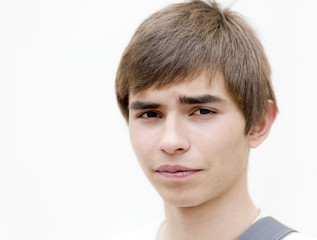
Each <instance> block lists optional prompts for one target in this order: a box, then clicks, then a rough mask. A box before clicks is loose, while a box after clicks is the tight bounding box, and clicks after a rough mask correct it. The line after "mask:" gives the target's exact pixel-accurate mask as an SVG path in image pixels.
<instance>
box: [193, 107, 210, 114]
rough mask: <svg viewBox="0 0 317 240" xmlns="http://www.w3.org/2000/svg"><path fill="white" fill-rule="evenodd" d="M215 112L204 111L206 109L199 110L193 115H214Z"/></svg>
mask: <svg viewBox="0 0 317 240" xmlns="http://www.w3.org/2000/svg"><path fill="white" fill-rule="evenodd" d="M214 113H215V112H214V111H212V110H210V109H206V108H200V109H197V110H196V111H195V112H194V113H193V115H209V114H214Z"/></svg>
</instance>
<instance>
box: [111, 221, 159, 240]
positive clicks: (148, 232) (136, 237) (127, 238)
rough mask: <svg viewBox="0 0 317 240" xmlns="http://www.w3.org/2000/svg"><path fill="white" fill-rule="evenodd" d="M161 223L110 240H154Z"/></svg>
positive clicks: (150, 224)
mask: <svg viewBox="0 0 317 240" xmlns="http://www.w3.org/2000/svg"><path fill="white" fill-rule="evenodd" d="M161 224H162V222H154V223H149V224H146V225H144V226H142V227H139V228H137V229H135V230H133V231H130V232H126V233H123V234H120V235H118V236H116V237H113V238H111V240H155V239H156V236H157V234H158V231H159V229H160V227H161Z"/></svg>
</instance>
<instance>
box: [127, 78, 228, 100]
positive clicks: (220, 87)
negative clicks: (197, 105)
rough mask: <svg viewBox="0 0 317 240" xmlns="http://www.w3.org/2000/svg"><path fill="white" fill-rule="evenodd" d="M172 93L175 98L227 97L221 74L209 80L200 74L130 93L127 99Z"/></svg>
mask: <svg viewBox="0 0 317 240" xmlns="http://www.w3.org/2000/svg"><path fill="white" fill-rule="evenodd" d="M167 92H174V93H175V96H176V95H177V96H179V97H181V96H182V95H184V96H188V97H191V96H192V97H195V96H202V95H219V96H221V95H228V94H227V89H226V86H225V83H224V78H223V75H222V74H216V75H214V77H213V78H212V79H211V78H210V77H209V76H208V75H207V74H206V73H203V74H200V75H199V76H198V77H196V78H191V79H184V80H183V81H180V82H172V83H169V84H167V85H165V86H161V87H155V86H152V87H148V88H145V89H143V90H139V91H138V92H136V93H134V92H133V91H130V94H129V99H130V100H131V99H133V98H146V97H148V96H151V97H153V96H154V95H156V94H159V95H162V93H163V94H164V93H167Z"/></svg>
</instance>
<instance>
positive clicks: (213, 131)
mask: <svg viewBox="0 0 317 240" xmlns="http://www.w3.org/2000/svg"><path fill="white" fill-rule="evenodd" d="M116 93H117V100H118V103H119V107H120V110H121V112H122V114H123V116H124V117H125V118H126V120H127V122H128V125H129V131H130V137H131V143H132V146H133V149H134V151H135V153H136V156H137V158H138V160H139V162H140V165H141V167H142V169H143V171H144V173H145V175H146V176H147V178H148V179H149V181H150V182H151V183H152V185H153V186H154V188H155V189H156V190H157V191H158V193H159V194H160V196H161V197H162V199H163V200H164V207H165V215H166V220H165V221H164V222H163V223H162V224H161V225H160V226H157V228H156V229H155V230H153V231H152V230H148V229H143V231H141V232H138V233H136V235H130V236H128V237H127V239H146V240H149V239H164V240H180V239H182V240H197V239H198V240H204V239H206V240H207V239H208V240H210V239H217V240H233V239H237V238H238V237H239V236H240V238H239V239H245V238H241V235H242V234H244V233H246V232H248V230H247V229H250V228H249V227H250V226H255V225H256V223H257V222H259V221H260V220H259V219H263V217H264V216H263V214H261V213H260V210H259V209H257V208H256V206H255V205H254V204H253V202H252V200H251V198H250V196H249V193H248V190H247V166H248V155H249V150H250V148H256V147H257V146H259V145H260V144H261V143H262V142H263V141H264V140H265V138H266V137H267V136H268V134H269V132H270V128H271V126H272V124H273V122H274V119H275V117H276V113H277V104H276V100H275V95H274V92H273V89H272V85H271V79H270V66H269V63H268V60H267V58H266V55H265V53H264V51H263V48H262V46H261V43H260V42H259V40H258V39H257V37H256V35H255V34H254V32H253V30H252V29H251V28H250V27H249V26H248V24H247V23H246V22H245V21H244V20H243V19H242V18H241V17H239V16H238V15H237V14H235V13H233V12H231V11H230V10H222V9H220V8H219V6H218V5H217V4H216V3H215V2H212V3H206V2H203V1H198V0H196V1H190V2H187V3H182V4H175V5H171V6H169V7H167V8H165V9H163V10H161V11H158V12H157V13H155V14H153V15H152V16H150V17H149V18H148V19H146V20H145V21H144V22H143V23H142V24H141V25H140V26H139V28H138V29H137V31H136V33H135V35H134V36H133V38H132V40H131V41H130V43H129V45H128V46H127V48H126V50H125V52H124V54H123V56H122V59H121V62H120V65H119V68H118V72H117V78H116ZM246 230H247V231H246ZM252 231H253V230H252ZM254 231H255V232H256V235H259V236H260V235H261V234H260V233H259V232H258V233H257V231H262V230H254ZM269 231H271V230H269ZM264 232H265V231H264ZM248 234H249V233H248ZM253 236H254V235H253ZM282 238H284V239H288V240H295V239H298V240H299V239H308V238H306V237H304V236H303V235H301V234H299V233H294V232H293V231H291V230H288V231H286V232H285V233H284V234H283V235H282V236H281V237H280V238H279V239H282ZM249 239H257V238H255V237H251V238H249ZM259 239H260V238H259ZM261 239H269V238H265V237H264V238H263V236H262V238H261Z"/></svg>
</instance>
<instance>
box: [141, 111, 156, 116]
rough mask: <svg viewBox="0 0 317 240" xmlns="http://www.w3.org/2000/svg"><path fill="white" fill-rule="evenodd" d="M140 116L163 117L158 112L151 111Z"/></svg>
mask: <svg viewBox="0 0 317 240" xmlns="http://www.w3.org/2000/svg"><path fill="white" fill-rule="evenodd" d="M140 118H161V116H160V115H159V114H158V113H156V112H152V111H149V112H145V113H143V114H141V115H140Z"/></svg>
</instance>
